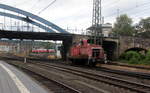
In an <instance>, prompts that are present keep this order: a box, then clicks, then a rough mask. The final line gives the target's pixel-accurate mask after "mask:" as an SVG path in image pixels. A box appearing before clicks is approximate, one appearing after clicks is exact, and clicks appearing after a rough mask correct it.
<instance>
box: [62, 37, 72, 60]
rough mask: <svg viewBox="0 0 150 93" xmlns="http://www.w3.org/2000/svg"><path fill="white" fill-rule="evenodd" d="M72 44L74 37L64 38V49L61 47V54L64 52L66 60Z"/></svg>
mask: <svg viewBox="0 0 150 93" xmlns="http://www.w3.org/2000/svg"><path fill="white" fill-rule="evenodd" d="M71 45H72V39H65V40H63V46H62V49H61V54H62V59H63V60H64V61H66V60H67V53H68V52H69V49H70V47H71Z"/></svg>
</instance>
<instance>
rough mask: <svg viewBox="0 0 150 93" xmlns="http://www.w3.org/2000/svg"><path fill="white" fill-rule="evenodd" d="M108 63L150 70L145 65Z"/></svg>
mask: <svg viewBox="0 0 150 93" xmlns="http://www.w3.org/2000/svg"><path fill="white" fill-rule="evenodd" d="M110 65H116V66H123V67H131V68H137V69H143V70H150V67H146V66H134V65H128V64H122V63H117V62H113V63H111V64H110Z"/></svg>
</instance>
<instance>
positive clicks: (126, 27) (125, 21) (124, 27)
mask: <svg viewBox="0 0 150 93" xmlns="http://www.w3.org/2000/svg"><path fill="white" fill-rule="evenodd" d="M133 31H134V30H133V27H132V19H131V18H129V17H128V16H127V15H126V14H123V15H120V16H119V17H117V18H116V23H115V24H114V28H113V34H114V35H116V36H117V35H127V36H132V34H133Z"/></svg>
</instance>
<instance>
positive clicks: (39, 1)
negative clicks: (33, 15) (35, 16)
mask: <svg viewBox="0 0 150 93" xmlns="http://www.w3.org/2000/svg"><path fill="white" fill-rule="evenodd" d="M40 1H41V0H38V1H37V2H36V3H34V4H33V6H32V7H31V8H30V9H33V8H34V7H35V6H36V5H37V3H39V2H40Z"/></svg>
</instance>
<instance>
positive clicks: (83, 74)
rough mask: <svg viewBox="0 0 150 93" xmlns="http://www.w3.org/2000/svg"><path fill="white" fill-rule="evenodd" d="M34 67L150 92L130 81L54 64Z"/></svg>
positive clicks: (39, 64)
mask: <svg viewBox="0 0 150 93" xmlns="http://www.w3.org/2000/svg"><path fill="white" fill-rule="evenodd" d="M35 65H38V66H39V67H43V68H45V69H49V68H53V69H56V70H59V71H63V72H67V73H71V74H74V75H78V76H81V77H84V78H88V79H90V80H94V81H97V82H103V83H106V84H109V85H113V86H117V87H119V88H124V89H126V90H130V91H134V92H137V93H149V92H150V86H149V85H146V84H142V83H137V82H132V81H130V80H124V79H120V78H116V77H112V76H106V75H102V74H93V73H89V72H86V71H79V70H77V69H71V68H67V67H62V66H58V65H57V66H56V65H54V64H46V63H35Z"/></svg>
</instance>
